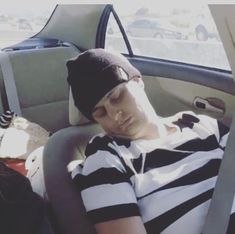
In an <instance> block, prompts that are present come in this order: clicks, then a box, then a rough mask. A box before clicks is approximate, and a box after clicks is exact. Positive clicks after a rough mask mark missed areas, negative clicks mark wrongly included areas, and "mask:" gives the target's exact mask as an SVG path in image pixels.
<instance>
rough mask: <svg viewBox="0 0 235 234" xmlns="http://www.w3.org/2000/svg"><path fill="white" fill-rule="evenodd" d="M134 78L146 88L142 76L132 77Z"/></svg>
mask: <svg viewBox="0 0 235 234" xmlns="http://www.w3.org/2000/svg"><path fill="white" fill-rule="evenodd" d="M132 80H134V81H136V82H137V83H138V84H139V85H140V87H141V88H143V89H144V82H143V79H142V78H141V77H139V76H134V77H133V78H132Z"/></svg>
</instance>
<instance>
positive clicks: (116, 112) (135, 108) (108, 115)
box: [92, 78, 150, 140]
mask: <svg viewBox="0 0 235 234" xmlns="http://www.w3.org/2000/svg"><path fill="white" fill-rule="evenodd" d="M149 105H150V104H149V101H148V99H147V96H146V94H145V92H144V89H143V83H142V80H141V79H140V78H136V79H135V78H133V79H132V80H130V81H128V82H124V83H122V84H120V85H118V86H116V87H115V88H113V89H112V90H111V91H110V92H108V93H107V94H106V95H105V96H104V97H103V98H102V99H101V100H100V101H99V102H98V103H97V104H96V106H95V108H94V111H93V114H92V115H93V118H94V119H95V120H96V121H97V122H98V123H99V124H100V125H101V126H102V127H103V129H104V130H105V131H106V132H107V133H108V134H109V135H111V136H117V137H122V138H127V139H131V140H135V139H139V138H141V137H142V136H143V132H144V129H145V126H146V124H148V111H147V108H146V107H148V106H149Z"/></svg>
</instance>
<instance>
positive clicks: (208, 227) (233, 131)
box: [202, 114, 235, 234]
mask: <svg viewBox="0 0 235 234" xmlns="http://www.w3.org/2000/svg"><path fill="white" fill-rule="evenodd" d="M234 165H235V114H234V116H233V120H232V125H231V128H230V133H229V136H228V140H227V144H226V148H225V151H224V156H223V160H222V162H221V166H220V169H219V174H218V178H217V181H216V185H215V189H214V193H213V196H212V200H211V203H210V207H209V210H208V214H207V218H206V222H205V225H204V227H203V231H202V234H226V231H227V228H228V224H229V219H230V214H231V209H232V205H233V200H234V195H235V170H234Z"/></svg>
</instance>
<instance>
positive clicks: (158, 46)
mask: <svg viewBox="0 0 235 234" xmlns="http://www.w3.org/2000/svg"><path fill="white" fill-rule="evenodd" d="M113 4H114V9H115V10H116V12H117V14H118V15H119V17H120V18H121V20H122V23H123V26H124V28H125V31H126V33H127V36H128V38H129V41H130V43H131V47H132V50H133V52H134V54H135V55H140V56H148V57H153V58H160V59H167V60H172V61H179V62H184V63H190V64H196V65H202V66H207V67H214V68H221V69H225V70H231V69H230V66H229V63H228V60H227V57H226V54H225V51H224V48H223V45H222V43H221V40H220V37H219V34H218V31H217V29H216V26H215V23H214V21H213V18H212V16H211V13H210V11H209V8H208V6H207V4H206V1H204V0H203V1H202V0H198V1H189V0H175V1H172V0H164V1H162V0H145V1H138V0H136V1H135V4H132V5H131V7H128V6H127V3H126V2H125V3H124V2H122V1H120V0H119V1H115V2H113ZM110 40H111V39H110ZM122 40H123V39H121V38H119V41H120V43H123V41H122ZM109 44H112V45H113V47H116V48H117V49H119V47H120V45H119V44H118V40H117V38H115V43H112V42H111V41H109Z"/></svg>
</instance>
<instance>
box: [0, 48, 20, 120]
mask: <svg viewBox="0 0 235 234" xmlns="http://www.w3.org/2000/svg"><path fill="white" fill-rule="evenodd" d="M0 66H1V69H2V75H3V81H4V86H5V90H6V95H7V100H8V106H9V108H10V110H11V111H14V112H15V113H16V114H17V115H19V116H22V113H21V108H20V102H19V98H18V94H17V89H16V84H15V79H14V73H13V69H12V66H11V62H10V59H9V57H8V54H7V53H6V52H3V51H0Z"/></svg>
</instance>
